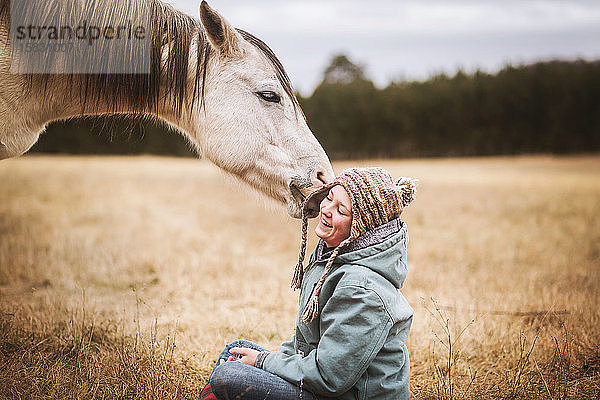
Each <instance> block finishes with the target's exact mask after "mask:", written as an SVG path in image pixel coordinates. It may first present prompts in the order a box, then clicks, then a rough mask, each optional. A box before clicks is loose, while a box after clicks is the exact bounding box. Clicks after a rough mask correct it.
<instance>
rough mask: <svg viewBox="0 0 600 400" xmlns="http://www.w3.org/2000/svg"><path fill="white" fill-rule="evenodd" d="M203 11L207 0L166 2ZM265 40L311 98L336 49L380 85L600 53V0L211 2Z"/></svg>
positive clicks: (190, 10) (599, 55)
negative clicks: (440, 74)
mask: <svg viewBox="0 0 600 400" xmlns="http://www.w3.org/2000/svg"><path fill="white" fill-rule="evenodd" d="M167 2H169V3H171V4H173V5H174V6H175V7H176V8H178V9H180V10H182V11H185V12H187V13H188V14H192V15H194V16H198V6H199V4H200V0H167ZM209 4H210V5H211V7H213V8H214V9H216V10H217V11H218V12H220V13H221V14H222V15H223V16H224V17H225V18H226V19H227V20H228V21H229V22H230V23H231V24H232V25H234V26H235V27H238V28H242V29H244V30H247V31H248V32H251V33H253V34H254V35H256V36H258V37H259V38H261V39H262V40H263V41H264V42H266V43H267V44H268V45H269V46H270V47H271V48H272V49H273V50H274V51H275V53H276V54H277V56H278V57H279V59H280V60H281V61H282V63H283V65H284V67H285V68H286V70H287V72H288V74H289V75H290V78H291V79H292V83H293V84H294V87H295V88H296V89H298V90H300V92H301V93H302V94H304V95H310V94H311V93H312V90H313V89H314V88H315V86H316V85H317V84H318V83H319V82H320V80H321V78H322V75H323V70H324V69H325V68H326V66H327V65H328V64H329V61H330V60H331V58H332V56H333V55H335V54H338V53H344V54H346V55H348V56H349V58H350V59H351V60H352V61H354V62H356V63H358V64H361V65H364V66H365V67H366V71H367V75H368V77H369V78H371V79H373V81H374V82H375V83H376V84H377V85H379V86H385V85H386V84H387V83H389V82H390V81H391V80H400V79H419V80H421V79H426V78H427V77H428V76H430V75H431V74H432V73H436V72H442V71H443V72H447V73H449V74H453V73H454V72H456V70H457V69H458V68H463V69H464V70H466V71H467V72H472V71H474V70H475V69H477V68H480V69H483V70H486V71H490V72H494V71H496V70H498V69H499V68H501V67H502V66H503V65H505V64H506V63H509V62H510V63H513V64H519V63H529V62H533V61H537V60H548V59H551V58H562V59H575V58H578V57H581V58H586V59H589V60H591V59H599V58H600V0H545V1H541V0H540V1H527V0H520V1H517V0H371V1H365V0H279V1H278V0H254V1H252V0H247V1H240V0H237V1H236V0H212V1H211V0H209Z"/></svg>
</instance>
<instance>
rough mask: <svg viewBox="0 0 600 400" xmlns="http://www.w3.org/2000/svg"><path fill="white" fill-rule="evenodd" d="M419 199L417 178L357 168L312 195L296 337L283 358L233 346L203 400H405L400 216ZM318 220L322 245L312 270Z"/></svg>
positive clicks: (243, 344) (406, 312)
mask: <svg viewBox="0 0 600 400" xmlns="http://www.w3.org/2000/svg"><path fill="white" fill-rule="evenodd" d="M414 195H415V180H412V179H409V178H400V179H398V180H393V179H392V177H391V176H390V174H389V173H388V172H387V171H385V170H384V169H382V168H350V169H348V170H346V171H344V172H343V173H342V174H340V175H339V176H338V177H337V178H336V179H335V180H334V181H333V182H331V183H329V184H327V185H325V186H324V187H322V188H321V189H319V190H317V191H316V192H314V193H312V194H311V195H310V196H309V197H308V198H307V199H306V201H305V203H304V209H303V216H304V218H303V223H302V245H301V248H300V254H299V262H298V264H297V266H296V271H295V274H294V278H293V280H292V287H293V288H300V289H301V291H300V309H299V312H298V318H297V321H296V329H295V333H294V335H293V336H292V338H291V339H290V341H288V342H285V343H283V344H282V345H281V346H280V348H279V350H277V351H269V350H266V349H264V348H262V347H260V346H258V345H256V344H254V343H251V342H248V341H242V340H239V341H236V342H233V343H231V344H230V345H228V346H227V347H226V348H225V350H223V352H222V353H221V355H220V356H219V360H218V361H217V365H216V366H215V368H214V370H213V373H212V375H211V377H210V381H209V385H207V387H206V389H205V391H204V392H203V395H202V398H209V397H210V396H216V398H218V399H221V400H225V399H235V398H242V399H248V400H253V399H260V400H264V399H300V398H301V399H307V400H310V399H314V398H316V397H317V396H318V398H319V399H330V398H335V399H382V400H383V399H408V398H409V397H410V388H409V368H410V362H409V357H408V350H407V348H406V344H405V342H406V339H407V338H408V332H409V330H410V326H411V323H412V316H413V310H412V308H411V307H410V306H409V304H408V303H407V301H406V300H405V298H404V296H403V295H402V294H401V293H400V292H399V289H400V288H401V287H402V284H403V282H404V279H405V277H406V246H407V243H408V234H407V231H406V224H405V223H404V222H403V221H401V220H400V214H401V213H402V210H403V208H404V207H406V206H408V204H409V203H410V202H411V201H412V200H413V199H414ZM317 215H318V216H319V223H318V225H317V227H316V228H315V233H316V235H317V236H318V237H319V238H320V240H319V243H318V245H317V247H316V248H315V250H314V251H313V253H312V254H311V256H310V260H309V263H308V265H307V266H306V268H305V267H304V266H303V261H304V256H305V251H306V237H307V227H308V218H314V217H316V216H317ZM211 389H212V393H211ZM213 393H214V394H213ZM213 398H214V397H213Z"/></svg>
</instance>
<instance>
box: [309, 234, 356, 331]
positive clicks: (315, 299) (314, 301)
mask: <svg viewBox="0 0 600 400" xmlns="http://www.w3.org/2000/svg"><path fill="white" fill-rule="evenodd" d="M352 239H353V237H349V238H347V239H346V240H344V241H343V242H342V243H340V244H339V245H338V246H337V247H336V248H335V249H334V250H333V253H331V256H329V259H328V260H327V264H326V265H325V270H324V271H323V275H321V279H319V281H318V282H317V284H316V286H315V290H314V291H313V294H312V296H311V297H310V300H309V301H308V303H306V307H305V308H304V311H303V312H302V321H303V322H306V323H308V322H310V321H312V320H313V319H315V318H316V317H317V316H318V315H319V294H320V293H321V287H322V286H323V282H325V279H326V278H327V275H329V271H331V267H332V266H333V261H334V260H335V258H336V257H337V255H338V253H339V252H340V249H341V248H342V247H344V246H345V245H346V244H348V243H349V242H350V241H352Z"/></svg>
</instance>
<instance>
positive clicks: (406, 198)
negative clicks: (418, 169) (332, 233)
mask: <svg viewBox="0 0 600 400" xmlns="http://www.w3.org/2000/svg"><path fill="white" fill-rule="evenodd" d="M417 181H418V180H416V179H411V178H405V177H401V178H399V179H397V180H394V179H393V178H392V176H391V175H390V173H389V172H387V171H386V170H385V169H383V168H379V167H368V168H349V169H347V170H345V171H344V172H342V173H341V174H340V175H339V176H338V177H337V178H335V180H334V181H333V182H330V183H328V184H327V185H325V186H322V187H321V188H319V189H317V190H316V191H314V192H313V193H311V194H310V195H309V196H308V197H307V198H306V200H305V201H304V204H303V207H302V242H301V245H300V253H299V255H298V264H297V265H296V270H295V272H294V277H293V278H292V288H293V289H298V288H300V286H301V284H302V278H303V276H304V265H303V264H302V263H303V261H304V256H305V254H306V241H307V232H308V219H309V218H314V217H317V216H318V215H319V211H320V204H321V201H322V200H323V199H324V198H325V197H326V196H327V193H329V190H330V189H331V188H332V187H334V186H335V185H341V186H342V187H344V189H346V192H348V196H349V197H350V200H351V201H352V225H351V227H350V236H348V238H346V239H345V240H343V241H342V242H341V243H340V244H339V245H338V246H337V247H336V248H335V249H334V250H333V252H332V253H331V256H330V257H329V259H328V260H327V264H326V265H325V270H324V271H323V275H322V276H321V279H319V282H318V283H317V285H316V286H315V289H314V292H313V295H312V297H311V299H310V300H309V302H308V304H307V305H306V308H305V309H304V311H303V313H302V320H303V321H305V322H310V321H312V320H313V319H314V318H315V317H316V316H317V315H318V314H319V293H320V291H321V286H323V282H324V281H325V278H326V277H327V274H328V273H329V271H330V270H331V267H332V265H333V260H334V259H335V257H336V256H337V255H338V253H339V251H340V249H342V248H343V247H344V246H347V245H348V244H349V243H350V242H352V241H353V240H354V239H356V238H357V237H359V236H360V235H362V234H364V233H365V232H367V231H370V230H371V229H373V228H376V227H378V226H380V225H383V224H385V223H387V222H389V221H391V220H393V219H395V218H398V217H399V216H400V214H401V213H402V210H403V208H404V207H406V206H408V205H409V204H410V202H411V201H413V200H414V198H415V193H416V182H417Z"/></svg>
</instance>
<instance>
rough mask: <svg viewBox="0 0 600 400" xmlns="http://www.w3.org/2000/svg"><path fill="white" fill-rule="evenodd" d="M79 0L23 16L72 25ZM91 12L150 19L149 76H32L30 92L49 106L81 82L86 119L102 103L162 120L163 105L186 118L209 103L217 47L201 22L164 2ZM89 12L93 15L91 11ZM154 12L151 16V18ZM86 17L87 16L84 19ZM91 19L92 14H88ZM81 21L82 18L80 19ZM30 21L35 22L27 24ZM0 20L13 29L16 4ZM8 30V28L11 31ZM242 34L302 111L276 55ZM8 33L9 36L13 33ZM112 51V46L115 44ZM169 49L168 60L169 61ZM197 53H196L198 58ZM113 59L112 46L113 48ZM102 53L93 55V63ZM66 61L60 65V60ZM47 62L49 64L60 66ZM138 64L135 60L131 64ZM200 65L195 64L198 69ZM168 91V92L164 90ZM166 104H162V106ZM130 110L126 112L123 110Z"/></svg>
mask: <svg viewBox="0 0 600 400" xmlns="http://www.w3.org/2000/svg"><path fill="white" fill-rule="evenodd" d="M75 3H79V4H80V3H82V2H79V1H78V0H68V1H56V0H38V1H36V2H35V5H34V4H33V3H32V6H31V7H26V10H22V11H23V14H22V15H19V17H20V18H25V19H21V20H23V21H27V20H30V21H46V20H52V21H56V20H61V19H63V20H64V19H66V17H67V16H68V17H69V18H71V20H77V19H76V18H73V15H74V14H77V11H76V10H75V7H73V4H75ZM86 4H87V6H86V7H93V8H90V9H91V10H92V11H93V14H94V16H95V17H98V18H100V20H103V19H106V20H107V19H109V18H110V21H111V23H112V24H116V23H126V22H127V21H129V20H131V19H135V18H137V17H139V18H142V16H149V24H150V35H151V36H150V39H149V40H150V49H149V53H150V57H149V64H150V68H149V73H86V74H81V73H69V72H68V71H67V72H66V73H60V74H58V73H41V74H40V73H27V74H23V75H24V76H26V78H27V83H28V89H29V90H32V89H33V88H34V87H35V88H38V89H41V95H42V99H40V101H43V100H44V98H45V97H46V96H52V95H54V94H53V93H51V92H50V90H49V89H50V88H51V87H52V81H53V80H55V79H66V80H67V82H69V85H71V86H70V89H71V88H72V87H73V86H72V85H74V84H75V83H77V85H76V86H77V87H79V88H80V89H79V90H80V92H79V97H80V99H81V104H82V109H81V114H82V115H83V114H85V113H86V110H88V111H89V109H90V108H88V107H91V108H93V107H94V106H95V105H96V104H100V103H104V104H106V105H108V106H109V107H111V111H113V112H132V113H140V114H143V113H150V114H154V115H157V116H158V112H159V109H160V106H161V104H165V103H166V102H167V101H170V102H172V104H173V106H174V109H175V111H176V112H177V114H178V115H181V113H182V111H183V108H184V107H188V108H189V111H190V112H191V111H192V110H193V107H194V104H196V103H197V102H200V104H201V105H202V102H203V101H204V86H205V80H206V66H207V62H208V59H209V56H210V53H211V49H212V48H211V45H210V43H209V41H208V39H207V37H206V33H205V32H204V28H203V26H202V24H201V22H200V20H199V19H197V18H194V17H192V16H190V15H187V14H185V13H183V12H181V11H179V10H176V9H175V8H173V7H172V6H171V5H169V4H166V3H163V2H162V1H160V0H88V1H86ZM90 9H88V10H90ZM148 13H149V14H148ZM79 15H80V16H81V14H79ZM86 15H87V14H86ZM75 17H76V15H75ZM27 18H29V19H27ZM0 20H1V22H2V24H3V25H4V26H6V27H7V28H8V27H9V26H10V25H9V24H10V0H0ZM7 30H8V29H7ZM238 32H239V33H240V35H241V36H242V37H243V38H244V39H245V40H246V41H248V42H249V43H251V44H252V45H254V46H255V47H256V48H257V49H259V50H260V51H261V52H262V54H264V55H265V56H266V58H267V59H268V60H269V61H270V62H271V64H272V65H273V68H274V69H275V72H276V75H277V78H278V80H279V82H280V83H281V85H282V87H283V88H284V90H285V92H286V94H287V95H288V96H289V98H290V99H291V100H292V102H293V103H294V104H295V105H296V106H298V100H297V99H296V96H295V94H294V91H293V89H292V86H291V83H290V80H289V77H288V75H287V74H286V72H285V70H284V68H283V66H282V65H281V62H280V61H279V60H278V59H277V57H276V56H275V54H274V53H273V51H272V50H271V49H270V48H269V47H268V46H267V45H266V44H265V43H264V42H262V41H261V40H260V39H258V38H257V37H255V36H253V35H252V34H250V33H248V32H245V31H243V30H240V29H238ZM7 34H8V32H7ZM108 42H109V43H108V44H107V46H111V44H110V43H112V42H110V41H108ZM165 46H168V56H167V57H165V58H163V52H164V51H165ZM94 47H96V46H94ZM190 51H194V53H195V57H196V59H195V70H193V71H189V65H190V62H189V61H190V59H189V57H190ZM194 53H192V54H194ZM109 54H110V47H109ZM97 56H98V54H94V53H93V51H92V52H90V55H89V57H90V60H93V57H97ZM59 61H60V60H59ZM59 61H56V60H55V59H51V58H48V57H46V58H44V59H43V60H42V61H41V62H44V63H46V64H45V65H51V63H53V62H54V63H56V62H59ZM126 61H128V62H135V60H131V59H130V60H126ZM108 62H109V63H114V64H113V66H118V65H119V64H116V63H119V62H123V60H122V59H112V58H111V59H109V60H108ZM193 64H194V63H192V65H193ZM190 74H193V78H194V79H193V82H194V85H193V90H192V92H191V93H190V87H189V85H188V76H189V75H190ZM161 87H165V88H167V89H166V93H163V92H161V91H160V88H161ZM161 102H162V103H161ZM125 104H126V105H127V109H126V110H123V105H125Z"/></svg>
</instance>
